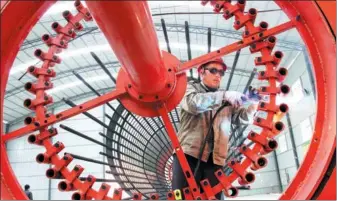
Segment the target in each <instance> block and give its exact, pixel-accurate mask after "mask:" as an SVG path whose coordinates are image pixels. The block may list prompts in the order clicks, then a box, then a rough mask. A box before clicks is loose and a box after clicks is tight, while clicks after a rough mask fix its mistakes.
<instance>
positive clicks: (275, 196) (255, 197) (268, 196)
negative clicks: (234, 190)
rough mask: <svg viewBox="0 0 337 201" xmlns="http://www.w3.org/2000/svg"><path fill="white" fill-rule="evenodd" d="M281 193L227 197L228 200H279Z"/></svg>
mask: <svg viewBox="0 0 337 201" xmlns="http://www.w3.org/2000/svg"><path fill="white" fill-rule="evenodd" d="M280 195H281V194H276V193H275V194H274V193H273V194H262V195H250V196H240V197H236V198H233V199H231V198H226V200H277V199H278V198H279V197H280Z"/></svg>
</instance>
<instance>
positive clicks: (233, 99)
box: [224, 91, 248, 108]
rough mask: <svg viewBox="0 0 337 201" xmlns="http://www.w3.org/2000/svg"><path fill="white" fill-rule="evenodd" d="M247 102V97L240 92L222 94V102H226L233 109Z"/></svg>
mask: <svg viewBox="0 0 337 201" xmlns="http://www.w3.org/2000/svg"><path fill="white" fill-rule="evenodd" d="M247 100H248V99H247V97H246V96H245V95H244V94H243V93H241V92H237V91H226V92H225V94H224V101H228V102H229V103H230V104H231V105H232V106H233V107H235V108H238V107H240V106H241V105H242V104H243V103H244V102H245V101H247Z"/></svg>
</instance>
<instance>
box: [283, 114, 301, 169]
mask: <svg viewBox="0 0 337 201" xmlns="http://www.w3.org/2000/svg"><path fill="white" fill-rule="evenodd" d="M286 119H287V123H288V129H289V136H290V142H291V148H292V150H293V154H294V159H295V164H296V168H297V169H298V168H299V167H300V162H299V159H298V154H297V149H296V143H295V138H294V131H293V126H292V123H291V119H290V115H289V113H287V114H286Z"/></svg>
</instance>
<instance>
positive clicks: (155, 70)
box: [87, 1, 168, 94]
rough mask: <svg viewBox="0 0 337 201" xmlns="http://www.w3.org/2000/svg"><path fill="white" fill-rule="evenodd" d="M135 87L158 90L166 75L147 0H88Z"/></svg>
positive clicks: (145, 91)
mask: <svg viewBox="0 0 337 201" xmlns="http://www.w3.org/2000/svg"><path fill="white" fill-rule="evenodd" d="M87 6H88V8H89V10H90V12H91V13H92V15H93V16H94V18H95V20H96V22H97V24H98V26H99V27H100V29H101V30H102V32H103V33H104V35H105V37H106V38H107V40H108V41H109V43H110V46H111V47H112V49H113V50H114V52H115V54H116V56H117V58H118V60H119V61H120V62H121V64H122V67H123V69H124V70H125V71H126V72H127V73H128V75H129V78H130V80H131V82H132V83H131V84H133V85H134V86H135V87H136V89H137V91H138V92H140V93H145V94H153V93H156V92H159V91H160V90H161V89H163V88H164V87H165V82H166V80H167V78H168V74H167V70H166V69H165V67H164V63H163V60H162V55H161V52H160V50H159V46H158V39H157V35H156V32H155V29H154V26H153V22H152V17H151V13H150V10H149V7H148V4H147V2H146V1H87Z"/></svg>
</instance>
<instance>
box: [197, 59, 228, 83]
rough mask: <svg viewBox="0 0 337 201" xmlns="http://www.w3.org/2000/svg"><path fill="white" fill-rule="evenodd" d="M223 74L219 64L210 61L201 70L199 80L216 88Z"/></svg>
mask: <svg viewBox="0 0 337 201" xmlns="http://www.w3.org/2000/svg"><path fill="white" fill-rule="evenodd" d="M224 74H225V72H224V70H223V67H222V65H221V64H219V63H210V64H207V65H206V66H205V67H204V69H202V70H201V80H202V82H203V83H204V84H205V85H206V86H208V87H211V88H218V87H219V86H220V82H221V79H222V77H223V75H224Z"/></svg>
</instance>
